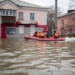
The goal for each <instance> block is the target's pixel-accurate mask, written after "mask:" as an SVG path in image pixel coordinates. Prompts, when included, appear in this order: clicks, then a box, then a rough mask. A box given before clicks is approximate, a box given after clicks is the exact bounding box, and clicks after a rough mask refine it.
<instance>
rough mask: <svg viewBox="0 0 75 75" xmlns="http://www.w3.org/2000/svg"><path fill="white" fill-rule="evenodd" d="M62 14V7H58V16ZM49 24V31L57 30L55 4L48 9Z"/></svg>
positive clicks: (51, 32)
mask: <svg viewBox="0 0 75 75" xmlns="http://www.w3.org/2000/svg"><path fill="white" fill-rule="evenodd" d="M61 14H62V12H61V10H60V8H59V7H58V9H57V16H60V15H61ZM47 25H48V32H49V33H50V34H51V36H52V34H53V33H54V30H55V8H54V6H51V7H50V8H49V9H48V15H47Z"/></svg>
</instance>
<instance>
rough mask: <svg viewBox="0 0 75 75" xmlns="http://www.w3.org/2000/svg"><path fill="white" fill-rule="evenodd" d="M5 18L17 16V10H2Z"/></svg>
mask: <svg viewBox="0 0 75 75" xmlns="http://www.w3.org/2000/svg"><path fill="white" fill-rule="evenodd" d="M2 13H3V16H15V14H16V11H15V10H2Z"/></svg>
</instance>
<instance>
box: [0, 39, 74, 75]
mask: <svg viewBox="0 0 75 75" xmlns="http://www.w3.org/2000/svg"><path fill="white" fill-rule="evenodd" d="M0 75H75V42H73V41H72V42H65V41H64V42H57V41H55V42H53V41H50V42H48V41H47V42H46V41H43V42H42V41H34V40H25V39H2V40H0Z"/></svg>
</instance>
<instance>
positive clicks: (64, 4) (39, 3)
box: [22, 0, 69, 13]
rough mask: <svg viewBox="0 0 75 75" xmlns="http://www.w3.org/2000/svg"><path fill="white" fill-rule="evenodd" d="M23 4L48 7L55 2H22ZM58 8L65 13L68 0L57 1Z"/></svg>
mask: <svg viewBox="0 0 75 75" xmlns="http://www.w3.org/2000/svg"><path fill="white" fill-rule="evenodd" d="M22 1H25V2H29V3H33V4H37V5H41V6H46V7H49V6H51V5H54V3H55V0H22ZM58 6H59V7H60V8H61V9H62V10H63V11H64V12H65V13H66V12H67V10H68V8H69V0H58Z"/></svg>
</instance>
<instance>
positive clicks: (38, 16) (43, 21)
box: [16, 8, 47, 25]
mask: <svg viewBox="0 0 75 75" xmlns="http://www.w3.org/2000/svg"><path fill="white" fill-rule="evenodd" d="M19 12H23V13H24V20H23V21H22V20H19V14H18V13H19ZM30 13H35V17H34V18H35V19H34V20H33V21H30ZM16 21H21V22H22V23H24V24H25V23H36V22H37V23H38V25H47V12H46V11H40V10H39V11H38V10H32V9H30V10H27V9H26V10H25V9H21V8H19V9H18V10H17V16H16Z"/></svg>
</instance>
